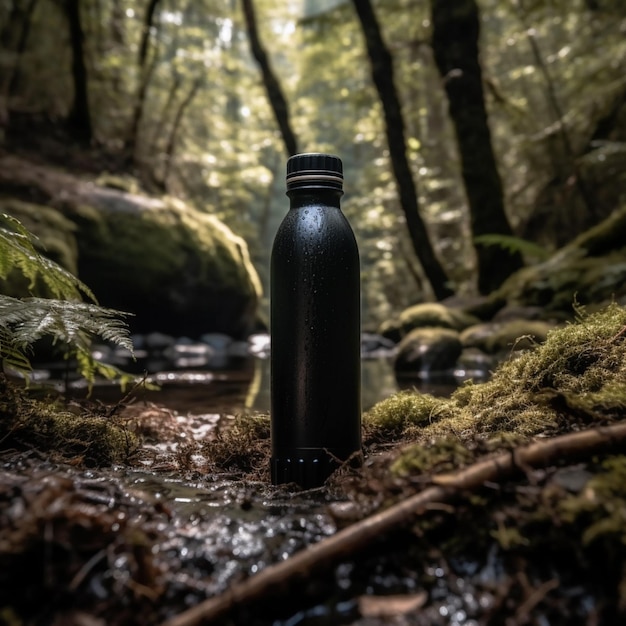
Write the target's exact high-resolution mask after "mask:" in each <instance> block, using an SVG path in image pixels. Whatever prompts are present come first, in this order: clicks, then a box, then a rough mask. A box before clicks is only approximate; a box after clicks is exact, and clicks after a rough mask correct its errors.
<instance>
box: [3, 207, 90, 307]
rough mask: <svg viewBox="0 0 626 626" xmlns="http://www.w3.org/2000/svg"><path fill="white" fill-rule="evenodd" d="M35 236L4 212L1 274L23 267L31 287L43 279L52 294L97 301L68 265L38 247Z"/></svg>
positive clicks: (72, 298) (57, 296)
mask: <svg viewBox="0 0 626 626" xmlns="http://www.w3.org/2000/svg"><path fill="white" fill-rule="evenodd" d="M34 244H35V238H34V236H33V235H32V234H31V233H29V232H28V230H27V229H26V228H25V227H24V226H23V224H22V223H21V222H20V221H19V220H17V219H16V218H14V217H11V216H10V215H7V214H6V213H0V278H6V277H7V276H8V274H9V272H10V271H11V270H13V269H14V268H17V269H19V270H20V271H21V272H22V274H24V276H25V277H26V278H27V279H28V280H29V287H28V288H29V289H30V290H33V289H35V287H36V286H37V281H38V280H41V281H42V282H43V283H44V285H45V286H46V287H47V289H48V290H49V291H50V293H51V295H52V296H54V297H56V298H61V299H63V300H79V299H81V297H82V295H85V296H87V297H88V298H89V299H90V300H92V301H93V302H96V297H95V296H94V294H93V293H92V292H91V290H90V289H89V287H87V285H85V284H83V283H82V282H81V281H80V280H78V278H76V276H74V275H73V274H71V273H70V272H68V271H67V270H66V269H64V268H63V267H61V266H60V265H58V264H57V263H55V262H54V261H51V260H50V259H48V258H46V257H45V256H42V255H41V254H39V252H37V250H36V249H35V245H34Z"/></svg>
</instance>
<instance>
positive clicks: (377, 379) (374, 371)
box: [245, 359, 398, 413]
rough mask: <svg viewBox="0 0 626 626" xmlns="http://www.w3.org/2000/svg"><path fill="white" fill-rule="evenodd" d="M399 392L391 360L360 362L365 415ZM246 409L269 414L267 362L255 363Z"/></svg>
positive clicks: (268, 366) (268, 369) (259, 361)
mask: <svg viewBox="0 0 626 626" xmlns="http://www.w3.org/2000/svg"><path fill="white" fill-rule="evenodd" d="M396 391H398V383H397V381H396V377H395V374H394V370H393V365H392V363H391V361H390V360H389V359H363V361H362V362H361V404H362V407H363V410H364V411H366V410H367V409H369V408H371V407H372V406H374V404H376V403H377V402H379V401H380V400H383V399H384V398H387V397H389V396H390V395H391V394H392V393H394V392H396ZM245 408H246V409H248V410H252V411H260V412H263V413H267V412H269V410H270V364H269V360H268V359H255V360H254V375H253V377H252V381H251V382H250V386H249V388H248V393H247V396H246V401H245Z"/></svg>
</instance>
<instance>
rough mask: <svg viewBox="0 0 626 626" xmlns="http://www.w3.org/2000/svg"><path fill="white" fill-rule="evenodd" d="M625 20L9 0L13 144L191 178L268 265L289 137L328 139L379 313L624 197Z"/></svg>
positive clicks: (510, 258)
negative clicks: (341, 167)
mask: <svg viewBox="0 0 626 626" xmlns="http://www.w3.org/2000/svg"><path fill="white" fill-rule="evenodd" d="M625 34H626V17H625V16H624V12H623V7H622V3H621V1H619V0H574V1H573V2H570V1H565V0H554V1H552V2H546V1H545V0H510V1H509V2H504V3H503V2H500V1H499V0H477V1H475V0H462V1H459V2H456V3H447V2H445V1H444V0H391V1H385V2H381V1H378V2H376V1H374V0H354V1H348V0H298V1H297V0H293V1H289V2H284V1H280V2H279V1H276V0H242V1H241V2H237V1H236V0H230V1H228V2H224V1H218V0H176V1H174V0H111V1H104V0H1V1H0V42H1V46H2V50H1V56H0V124H1V125H2V129H1V130H2V134H3V137H2V141H3V149H6V150H9V151H13V152H18V153H23V154H27V155H28V154H30V155H33V154H37V155H39V156H40V157H41V155H44V156H48V157H49V158H50V159H51V160H52V161H53V162H54V163H55V164H57V165H59V164H60V165H62V166H63V167H66V168H68V169H72V170H75V171H78V172H81V171H84V172H86V173H97V174H98V173H103V172H106V173H108V174H111V175H124V176H127V175H130V176H132V177H134V178H135V179H136V180H138V181H139V183H140V185H141V186H142V187H143V188H144V190H145V191H147V192H149V193H152V194H169V195H173V196H177V197H180V198H182V199H185V200H186V201H187V202H189V203H191V204H192V205H194V206H196V207H197V208H199V209H200V210H202V211H206V212H208V213H211V214H213V215H215V216H216V217H218V218H220V219H222V220H223V221H224V222H225V223H226V224H227V225H228V226H229V227H230V228H231V229H232V230H233V231H235V232H236V233H237V234H240V235H241V236H243V237H244V238H245V239H246V241H247V243H248V246H249V247H250V250H251V253H252V257H253V260H254V263H255V265H256V267H257V269H258V271H259V273H260V275H261V277H262V280H263V281H264V282H265V283H267V266H268V259H269V249H270V247H271V242H272V239H273V236H274V233H275V230H276V227H277V225H278V223H279V222H280V220H281V219H282V216H283V215H284V212H285V210H286V206H287V204H286V199H285V198H284V195H283V192H284V185H283V175H284V162H285V160H286V158H287V156H288V155H289V154H291V153H293V152H296V151H328V152H333V153H336V154H338V155H339V156H341V158H342V159H343V161H344V167H345V178H346V196H345V199H344V203H343V207H344V210H345V212H346V214H347V215H348V217H349V219H350V221H351V223H352V225H353V227H354V229H355V231H356V234H357V238H358V241H359V244H360V248H361V256H362V272H363V290H364V319H365V321H366V323H367V324H369V325H370V326H372V325H374V324H376V323H378V322H380V321H382V320H384V319H385V318H387V317H389V316H390V315H391V314H392V313H393V312H394V311H398V310H401V309H402V308H404V307H406V306H408V305H410V304H414V303H416V302H420V301H423V300H430V299H434V298H435V299H441V298H444V297H446V296H448V295H451V294H459V295H469V294H473V293H476V292H477V291H480V292H482V293H487V292H489V291H492V290H493V289H495V288H497V287H498V285H499V284H501V283H502V281H503V280H504V279H505V278H506V277H507V276H508V275H509V274H510V273H512V272H513V271H515V269H517V268H519V267H520V266H521V265H522V263H526V264H529V263H530V264H532V263H533V262H534V261H535V260H536V259H537V255H538V254H539V255H540V254H541V253H540V252H537V251H538V250H543V251H544V252H545V253H549V252H551V251H553V250H555V249H556V248H558V247H560V246H562V245H564V244H565V243H567V242H568V241H571V240H572V239H574V238H575V237H576V236H577V235H578V234H580V233H581V232H582V231H583V230H585V229H586V228H588V227H590V226H591V225H593V224H595V223H597V222H599V221H600V220H601V219H603V218H605V217H606V216H608V215H610V214H611V213H612V212H613V211H614V210H616V209H617V208H618V207H619V206H621V205H622V204H623V202H624V200H625V193H626V174H625V172H626V167H625V166H626V73H625V72H624V67H625V61H626V37H625V36H624V35H625ZM86 155H87V156H86ZM128 184H131V183H128ZM537 245H538V246H539V247H537ZM266 291H267V290H266Z"/></svg>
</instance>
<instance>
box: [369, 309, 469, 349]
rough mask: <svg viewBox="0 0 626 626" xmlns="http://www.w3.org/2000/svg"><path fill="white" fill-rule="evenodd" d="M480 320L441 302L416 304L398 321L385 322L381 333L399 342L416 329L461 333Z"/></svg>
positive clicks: (404, 312)
mask: <svg viewBox="0 0 626 626" xmlns="http://www.w3.org/2000/svg"><path fill="white" fill-rule="evenodd" d="M476 323H478V319H477V318H476V317H474V316H472V315H469V314H467V313H465V312H463V311H461V310H460V309H456V308H452V307H447V306H445V305H443V304H441V303H439V302H424V303H421V304H415V305H413V306H411V307H409V308H408V309H405V310H404V311H402V312H401V313H400V315H399V316H398V318H397V319H394V320H389V321H387V322H385V323H384V324H383V325H382V326H381V328H380V329H379V332H380V334H381V335H383V337H387V338H388V339H392V340H394V341H399V340H400V339H401V338H402V337H404V336H405V335H407V334H408V333H410V332H411V331H412V330H413V329H415V328H449V329H452V330H456V331H460V330H463V329H464V328H467V327H468V326H471V325H472V324H476Z"/></svg>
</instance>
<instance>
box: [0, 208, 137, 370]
mask: <svg viewBox="0 0 626 626" xmlns="http://www.w3.org/2000/svg"><path fill="white" fill-rule="evenodd" d="M0 224H1V225H0V278H6V277H7V275H8V274H9V272H10V271H12V270H13V268H18V269H19V270H20V271H21V272H22V273H23V274H24V276H25V277H26V278H27V279H28V280H29V281H30V286H29V287H30V289H35V288H36V287H37V285H38V284H40V283H41V284H43V285H44V286H45V288H46V289H47V290H48V291H49V292H51V293H52V294H53V295H55V296H57V298H37V297H29V298H22V299H17V298H12V297H9V296H6V295H2V294H0V360H1V361H2V364H3V365H4V366H8V367H11V368H13V369H15V370H17V371H19V372H22V373H24V374H26V373H27V372H28V371H29V370H30V362H29V359H28V357H27V351H28V350H29V349H30V347H31V346H32V345H33V343H35V342H36V341H38V340H39V339H41V338H43V337H49V338H51V339H52V341H53V342H54V343H57V342H58V343H61V344H62V345H64V346H65V347H66V348H67V352H66V356H67V357H71V356H73V357H74V358H76V360H77V363H78V370H79V372H80V373H81V375H82V376H84V377H85V378H86V379H87V381H88V382H90V383H92V382H93V381H94V379H95V376H96V374H100V375H103V376H105V377H106V378H114V377H122V380H123V381H126V380H127V377H126V376H125V375H123V373H122V372H120V371H119V370H117V369H116V368H114V367H112V366H109V365H105V364H103V363H99V362H98V361H96V360H95V359H94V358H93V357H92V355H91V351H90V344H91V338H92V337H94V336H98V337H101V338H102V339H104V340H105V341H108V342H111V343H114V344H117V345H119V346H122V347H124V348H126V349H127V350H129V351H131V352H132V350H133V346H132V342H131V340H130V337H129V335H128V330H127V327H126V325H125V323H124V322H123V321H122V320H121V319H120V316H123V315H124V314H123V313H121V312H119V311H114V310H111V309H106V308H103V307H101V306H99V305H97V304H95V296H94V295H93V293H92V292H91V290H90V289H89V288H88V287H87V286H86V285H84V284H83V283H82V282H81V281H80V280H79V279H78V278H76V277H75V276H73V275H72V274H71V273H70V272H68V271H67V270H65V269H63V268H62V267H60V266H59V265H57V264H56V263H54V262H53V261H51V260H49V259H47V258H46V257H44V256H42V255H41V254H39V253H38V252H37V250H36V249H35V246H34V238H33V236H32V235H31V234H30V233H29V232H28V231H27V230H26V229H25V228H24V226H23V225H22V224H21V223H20V222H19V221H18V220H16V219H15V218H13V217H10V216H8V215H6V214H4V213H0ZM82 294H84V295H87V296H88V297H89V298H91V299H92V300H93V302H83V301H81V300H80V297H81V295H82Z"/></svg>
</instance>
